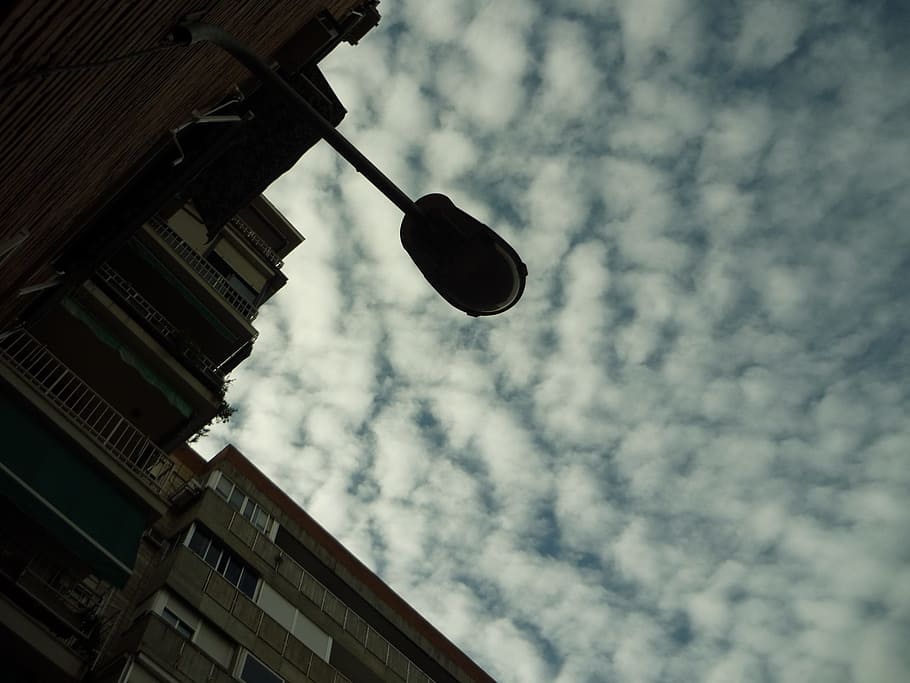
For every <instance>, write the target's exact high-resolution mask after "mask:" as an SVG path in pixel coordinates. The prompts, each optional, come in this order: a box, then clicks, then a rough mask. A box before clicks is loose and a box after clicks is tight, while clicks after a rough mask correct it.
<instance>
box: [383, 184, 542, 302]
mask: <svg viewBox="0 0 910 683" xmlns="http://www.w3.org/2000/svg"><path fill="white" fill-rule="evenodd" d="M415 204H416V205H417V208H418V209H420V213H408V214H406V215H405V217H404V220H403V221H402V222H401V244H402V246H404V248H405V251H407V252H408V254H409V255H410V256H411V258H412V259H413V261H414V263H415V264H416V265H417V267H418V268H419V269H420V272H421V273H423V276H424V277H425V278H426V279H427V281H428V282H429V283H430V284H431V285H432V286H433V288H434V289H435V290H436V291H437V292H439V294H440V296H442V298H443V299H445V300H446V301H448V302H449V303H450V304H451V305H452V306H454V307H455V308H457V309H459V310H461V311H464V312H465V313H467V314H468V315H471V316H481V315H496V314H498V313H502V312H503V311H507V310H508V309H510V308H511V307H512V306H514V305H515V304H516V303H518V300H519V299H520V298H521V295H522V294H523V293H524V289H525V280H526V278H527V275H528V268H527V266H526V265H525V264H524V263H522V261H521V257H519V255H518V253H517V252H516V251H515V250H514V249H513V248H512V247H511V246H510V245H509V244H508V242H506V241H505V240H504V239H502V238H501V237H500V236H499V235H497V234H496V233H495V232H493V230H492V229H490V228H489V227H488V226H486V225H484V224H483V223H481V222H480V221H478V220H477V219H475V218H473V217H471V216H469V215H468V214H466V213H465V212H464V211H462V210H461V209H459V208H458V207H457V206H455V204H454V203H452V200H451V199H449V198H448V197H446V196H445V195H441V194H428V195H426V196H424V197H421V198H420V199H418V200H417V201H416V202H415Z"/></svg>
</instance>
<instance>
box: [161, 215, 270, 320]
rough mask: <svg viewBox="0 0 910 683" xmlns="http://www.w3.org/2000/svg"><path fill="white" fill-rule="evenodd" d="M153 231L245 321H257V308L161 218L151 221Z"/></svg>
mask: <svg viewBox="0 0 910 683" xmlns="http://www.w3.org/2000/svg"><path fill="white" fill-rule="evenodd" d="M149 225H150V226H151V228H152V230H153V231H154V232H155V234H157V235H158V237H160V238H161V240H162V241H163V242H164V243H165V244H167V245H168V246H169V247H170V248H171V249H172V250H173V252H174V253H175V254H176V255H177V256H178V257H179V258H180V259H181V260H182V261H183V262H184V263H185V264H186V265H187V266H188V267H189V268H190V269H191V270H192V271H193V272H194V273H195V274H196V275H197V276H198V277H199V278H201V279H202V280H203V281H204V282H205V283H206V284H207V285H208V286H209V287H211V288H212V289H213V290H214V291H215V292H217V293H218V294H219V295H220V296H221V298H222V299H223V300H224V301H225V302H227V304H228V305H229V306H231V308H233V309H234V310H235V311H237V313H239V314H240V315H241V316H242V317H243V318H244V319H245V320H247V321H253V320H255V319H256V307H255V306H253V304H252V303H250V302H249V301H248V300H247V299H246V298H245V297H244V296H243V295H242V294H240V292H238V291H237V290H236V289H234V288H233V287H232V286H231V285H230V283H228V281H227V280H226V279H225V278H224V277H223V276H222V275H221V273H219V272H218V271H217V270H216V269H215V268H214V267H213V266H212V265H211V264H210V263H209V262H208V261H206V260H205V259H204V258H203V257H202V256H200V255H199V253H198V252H197V251H196V250H195V249H193V247H191V246H190V245H189V244H187V243H186V242H185V241H184V240H183V238H182V237H180V235H178V234H177V233H176V232H175V231H174V230H172V229H171V227H170V226H169V225H168V224H167V222H165V221H164V220H162V219H161V218H158V217H155V218H152V219H151V220H150V221H149Z"/></svg>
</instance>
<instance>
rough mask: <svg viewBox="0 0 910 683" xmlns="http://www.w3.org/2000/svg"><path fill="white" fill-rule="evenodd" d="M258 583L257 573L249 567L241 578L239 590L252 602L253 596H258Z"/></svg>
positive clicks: (245, 568) (244, 569) (244, 570)
mask: <svg viewBox="0 0 910 683" xmlns="http://www.w3.org/2000/svg"><path fill="white" fill-rule="evenodd" d="M258 582H259V577H258V576H256V573H255V572H254V571H253V570H251V569H250V568H249V567H244V568H243V573H242V574H241V576H240V583H239V584H237V588H239V589H240V592H241V593H243V594H244V595H246V596H247V597H248V598H249V599H250V600H252V599H253V596H254V595H255V594H256V584H257V583H258Z"/></svg>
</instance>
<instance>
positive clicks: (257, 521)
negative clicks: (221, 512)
mask: <svg viewBox="0 0 910 683" xmlns="http://www.w3.org/2000/svg"><path fill="white" fill-rule="evenodd" d="M215 491H217V492H218V495H220V496H221V497H222V498H224V499H225V500H226V501H227V502H228V505H230V506H231V507H232V508H234V509H235V510H237V512H239V513H240V514H241V515H243V516H244V517H245V518H246V519H247V520H248V521H249V522H250V523H251V524H253V525H254V526H255V527H256V528H257V529H259V531H261V532H262V533H263V534H265V535H266V536H269V538H271V535H270V534H269V531H270V530H271V529H272V526H273V524H272V518H271V516H270V515H269V513H267V512H266V511H265V510H263V509H262V506H260V505H259V504H258V503H256V502H255V501H254V500H253V499H252V498H250V497H249V496H247V495H246V494H245V493H244V492H243V491H242V490H241V489H240V488H239V487H238V486H237V485H236V484H234V483H233V482H232V481H231V480H230V479H228V478H227V477H226V476H224V473H222V472H219V473H218V481H217V483H216V484H215Z"/></svg>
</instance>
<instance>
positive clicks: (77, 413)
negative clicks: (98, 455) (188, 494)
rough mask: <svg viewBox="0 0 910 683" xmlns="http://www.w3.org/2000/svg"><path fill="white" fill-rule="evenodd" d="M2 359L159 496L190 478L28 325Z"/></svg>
mask: <svg viewBox="0 0 910 683" xmlns="http://www.w3.org/2000/svg"><path fill="white" fill-rule="evenodd" d="M0 362H2V363H3V365H5V366H6V367H7V368H9V369H10V370H11V371H12V372H13V373H14V375H15V376H16V377H18V378H19V379H20V380H21V381H22V382H24V383H25V384H26V385H28V386H29V387H30V388H31V389H32V390H33V391H35V392H36V393H37V394H38V395H39V396H41V397H43V398H44V399H45V400H46V401H47V402H48V403H50V404H51V405H53V406H54V407H55V408H56V409H57V410H58V411H59V412H60V413H62V415H63V416H65V418H66V419H67V420H68V421H69V422H70V423H72V425H74V426H75V427H76V428H77V429H78V430H79V431H80V432H81V433H83V434H85V435H87V436H88V437H89V438H90V439H91V441H92V442H93V443H94V444H95V445H96V446H97V447H99V448H100V449H101V450H102V451H104V452H105V453H106V454H107V455H108V456H110V457H111V458H112V459H113V460H114V461H115V462H117V463H118V464H119V465H120V466H122V467H123V468H125V469H126V470H128V471H129V472H130V473H131V474H132V475H133V476H134V477H135V478H136V479H137V480H139V481H140V482H141V483H142V484H143V485H144V486H145V487H146V488H147V489H149V490H150V491H151V492H152V493H154V494H155V495H156V496H158V497H159V498H162V499H164V500H167V499H168V498H169V497H170V496H171V495H172V494H174V493H175V492H176V491H177V490H178V489H180V488H181V487H182V486H183V484H184V483H185V482H184V481H183V479H182V477H180V476H179V474H178V473H177V471H176V468H175V465H174V463H173V462H172V461H171V460H170V459H169V458H168V456H167V454H166V453H165V452H164V451H162V450H161V449H160V448H158V446H156V445H155V444H154V443H153V442H152V440H151V439H150V438H149V437H148V436H146V435H145V434H143V433H142V432H141V431H140V430H139V429H137V428H136V427H135V426H134V425H133V424H132V423H131V422H130V421H129V420H128V419H127V418H126V417H124V416H123V415H122V414H121V413H119V412H118V411H117V410H116V409H114V408H113V406H111V405H110V404H109V403H107V401H105V400H104V399H103V398H101V396H99V395H98V394H97V393H96V392H95V391H94V390H93V389H92V388H91V387H90V386H88V385H87V384H86V383H85V382H84V381H83V380H82V379H81V378H79V377H78V376H77V375H76V374H75V373H74V372H73V371H72V370H70V369H69V368H68V367H67V366H66V365H65V364H64V363H63V362H62V361H60V359H59V358H57V357H56V356H55V355H54V354H52V353H51V352H50V351H49V350H48V348H47V347H46V346H45V345H44V344H42V343H41V342H39V341H38V340H37V339H35V338H34V337H33V336H32V335H31V334H29V333H28V332H26V331H25V330H17V331H15V332H13V333H11V334H9V335H7V336H6V337H4V338H3V339H2V341H0Z"/></svg>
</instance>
